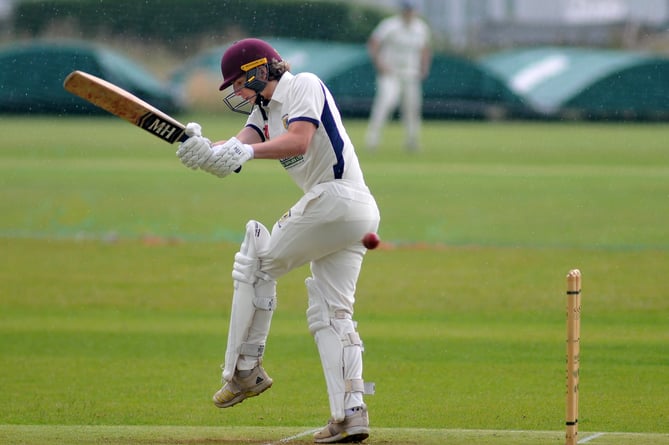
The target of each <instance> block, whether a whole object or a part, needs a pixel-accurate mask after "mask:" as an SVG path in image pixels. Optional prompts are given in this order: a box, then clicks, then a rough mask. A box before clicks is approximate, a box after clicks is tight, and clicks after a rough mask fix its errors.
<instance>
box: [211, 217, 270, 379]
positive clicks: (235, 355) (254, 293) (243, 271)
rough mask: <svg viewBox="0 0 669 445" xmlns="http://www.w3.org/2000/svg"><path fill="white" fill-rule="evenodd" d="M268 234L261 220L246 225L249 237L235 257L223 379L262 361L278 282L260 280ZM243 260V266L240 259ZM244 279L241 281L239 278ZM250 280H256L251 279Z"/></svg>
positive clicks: (246, 237) (267, 244) (247, 236)
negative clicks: (262, 254)
mask: <svg viewBox="0 0 669 445" xmlns="http://www.w3.org/2000/svg"><path fill="white" fill-rule="evenodd" d="M269 237H270V234H269V231H268V230H267V229H266V228H265V226H263V225H262V224H261V223H259V222H258V221H249V222H248V223H247V224H246V235H245V237H244V241H243V242H242V246H241V248H240V251H239V252H238V254H237V255H235V265H234V266H233V278H235V282H234V293H233V296H232V312H231V314H230V327H229V331H228V344H227V350H226V353H225V364H224V366H223V379H225V380H230V379H231V378H232V376H233V375H234V372H235V369H237V368H238V369H251V368H253V367H254V366H255V365H256V364H257V363H258V362H259V361H260V360H261V358H262V355H263V353H264V350H265V342H266V340H267V335H268V334H269V328H270V324H271V321H272V315H273V311H274V309H275V308H276V281H274V280H271V279H264V278H257V276H258V275H261V276H262V274H261V273H257V271H258V269H259V268H260V261H259V260H258V252H262V251H264V250H265V249H267V248H268V246H269ZM239 257H243V258H244V260H243V264H242V265H241V266H240V265H239V262H238V258H239ZM240 276H241V279H238V278H239V277H240ZM250 277H254V278H253V279H251V278H250Z"/></svg>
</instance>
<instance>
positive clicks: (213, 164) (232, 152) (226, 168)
mask: <svg viewBox="0 0 669 445" xmlns="http://www.w3.org/2000/svg"><path fill="white" fill-rule="evenodd" d="M213 150H214V155H213V156H211V157H210V158H209V159H208V160H207V161H205V162H204V163H202V165H200V168H201V169H202V170H205V171H207V172H209V173H212V174H214V175H216V176H218V177H220V178H223V177H225V176H228V175H229V174H230V173H232V172H235V171H239V170H240V169H241V167H242V164H244V163H245V162H247V161H249V160H251V159H253V147H251V146H250V145H248V144H243V143H242V142H241V141H240V140H239V139H237V138H235V137H233V138H230V139H228V140H227V141H226V142H225V143H223V144H222V145H216V146H214V147H213Z"/></svg>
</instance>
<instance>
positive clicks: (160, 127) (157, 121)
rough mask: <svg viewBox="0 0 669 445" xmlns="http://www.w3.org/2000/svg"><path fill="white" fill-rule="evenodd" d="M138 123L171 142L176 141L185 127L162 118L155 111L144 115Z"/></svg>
mask: <svg viewBox="0 0 669 445" xmlns="http://www.w3.org/2000/svg"><path fill="white" fill-rule="evenodd" d="M138 125H139V126H140V127H142V128H143V129H145V130H146V131H149V132H151V133H153V134H155V135H156V136H158V137H159V138H161V139H163V140H165V141H167V142H169V143H170V144H171V143H173V142H174V141H176V140H177V139H178V138H179V137H180V136H181V134H182V133H183V129H181V128H179V127H177V126H175V125H173V124H172V123H171V122H169V121H166V120H163V119H161V118H160V117H158V116H156V115H155V114H153V113H147V114H145V115H144V116H142V117H141V118H140V120H139V122H138Z"/></svg>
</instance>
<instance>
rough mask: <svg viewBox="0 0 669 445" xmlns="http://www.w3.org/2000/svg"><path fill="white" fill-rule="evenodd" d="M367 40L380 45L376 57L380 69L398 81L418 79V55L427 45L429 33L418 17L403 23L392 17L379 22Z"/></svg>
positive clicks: (419, 58)
mask: <svg viewBox="0 0 669 445" xmlns="http://www.w3.org/2000/svg"><path fill="white" fill-rule="evenodd" d="M371 38H372V39H374V40H376V41H378V42H379V43H380V46H381V47H380V53H379V57H380V58H381V61H382V62H383V64H384V66H386V67H388V69H390V70H392V71H393V72H394V74H396V75H399V76H402V77H413V78H416V77H420V75H421V51H422V50H423V48H425V47H426V46H427V45H428V44H429V41H430V29H429V27H428V25H427V24H426V23H425V22H424V21H423V20H422V19H420V18H419V17H412V19H411V21H410V22H409V23H407V22H406V21H405V20H404V19H403V18H402V16H400V15H395V16H392V17H388V18H386V19H384V20H382V21H381V22H380V23H379V24H378V25H377V26H376V28H375V29H374V31H373V32H372V35H371Z"/></svg>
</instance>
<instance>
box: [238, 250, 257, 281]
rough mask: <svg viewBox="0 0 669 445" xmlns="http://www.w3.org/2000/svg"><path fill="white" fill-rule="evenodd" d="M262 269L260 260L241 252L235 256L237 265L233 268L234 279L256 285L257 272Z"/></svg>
mask: <svg viewBox="0 0 669 445" xmlns="http://www.w3.org/2000/svg"><path fill="white" fill-rule="evenodd" d="M259 267H260V260H259V259H258V258H255V257H250V256H246V255H244V254H243V253H241V252H237V253H236V254H235V263H234V265H233V266H232V279H233V280H237V281H241V282H243V283H248V284H254V283H255V282H256V281H257V278H256V272H257V271H258V268H259Z"/></svg>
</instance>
